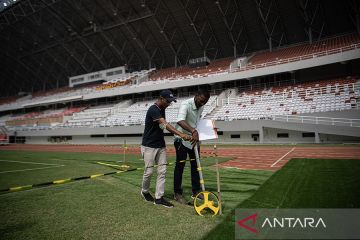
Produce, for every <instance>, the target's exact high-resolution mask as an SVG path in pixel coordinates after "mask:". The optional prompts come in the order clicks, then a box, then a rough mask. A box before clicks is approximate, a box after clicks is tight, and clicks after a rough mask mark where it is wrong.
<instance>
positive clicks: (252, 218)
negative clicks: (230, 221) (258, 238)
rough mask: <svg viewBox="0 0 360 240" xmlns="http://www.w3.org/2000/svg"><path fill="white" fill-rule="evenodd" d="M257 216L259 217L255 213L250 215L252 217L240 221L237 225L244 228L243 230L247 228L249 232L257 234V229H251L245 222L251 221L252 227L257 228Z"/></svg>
mask: <svg viewBox="0 0 360 240" xmlns="http://www.w3.org/2000/svg"><path fill="white" fill-rule="evenodd" d="M257 215H258V214H257V213H255V214H253V215H250V216H248V217H246V218H244V219H241V220H239V221H238V222H237V223H238V224H239V226H240V227H243V228H245V229H246V230H249V231H250V232H253V233H257V232H258V230H257V229H255V228H252V227H250V226H248V225H246V224H245V222H247V221H249V220H252V223H251V225H252V226H255V224H256V217H257Z"/></svg>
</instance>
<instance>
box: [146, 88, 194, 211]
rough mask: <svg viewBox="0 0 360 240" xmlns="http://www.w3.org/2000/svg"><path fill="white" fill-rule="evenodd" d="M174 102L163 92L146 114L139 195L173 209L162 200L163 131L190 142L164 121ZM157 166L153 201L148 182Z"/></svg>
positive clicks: (164, 150) (164, 159)
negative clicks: (166, 111) (142, 170)
mask: <svg viewBox="0 0 360 240" xmlns="http://www.w3.org/2000/svg"><path fill="white" fill-rule="evenodd" d="M172 102H176V98H174V96H173V94H172V93H171V91H169V90H163V91H161V93H160V98H159V99H158V100H157V101H156V103H155V104H153V105H152V106H151V107H150V108H149V109H148V111H147V113H146V118H145V129H144V135H143V139H142V144H141V145H142V149H143V157H144V162H145V168H144V169H145V170H144V175H143V181H142V189H141V195H142V196H143V198H144V199H145V200H146V201H151V202H154V204H157V205H162V206H164V207H173V206H174V205H173V204H171V203H170V202H168V201H167V200H165V199H164V197H163V196H164V192H165V173H166V165H167V161H166V145H165V139H164V130H165V129H166V130H168V131H169V132H171V133H173V134H176V135H178V136H180V137H181V138H182V139H184V140H185V141H189V140H191V136H189V135H186V134H184V133H182V132H179V131H177V130H176V129H175V128H174V127H173V126H171V125H170V124H169V123H168V122H166V120H165V109H166V108H167V107H169V106H170V105H171V103H172ZM155 164H157V165H158V167H157V173H158V176H157V180H156V191H155V200H154V198H153V197H152V196H151V194H150V193H149V188H150V180H151V176H152V174H153V171H154V165H155Z"/></svg>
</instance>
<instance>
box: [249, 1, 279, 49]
mask: <svg viewBox="0 0 360 240" xmlns="http://www.w3.org/2000/svg"><path fill="white" fill-rule="evenodd" d="M254 1H255V4H256V8H257V12H258V15H259V17H260V20H261V24H262V26H263V29H264V33H265V37H266V40H267V42H268V46H269V51H270V52H271V51H272V49H273V43H274V42H276V43H277V45H278V46H281V45H282V43H283V41H284V38H285V28H284V24H283V21H282V20H281V17H280V14H279V12H278V7H277V2H276V0H269V1H262V0H254ZM285 41H286V39H285Z"/></svg>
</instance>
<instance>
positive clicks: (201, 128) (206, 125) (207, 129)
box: [196, 119, 218, 141]
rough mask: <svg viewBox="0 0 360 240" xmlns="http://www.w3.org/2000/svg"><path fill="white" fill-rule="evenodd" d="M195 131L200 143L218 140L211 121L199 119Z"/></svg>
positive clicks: (213, 123)
mask: <svg viewBox="0 0 360 240" xmlns="http://www.w3.org/2000/svg"><path fill="white" fill-rule="evenodd" d="M196 129H197V131H198V133H199V140H200V141H204V140H210V139H217V138H218V135H217V132H216V128H215V122H214V121H213V120H210V119H200V121H199V123H198V125H197V127H196Z"/></svg>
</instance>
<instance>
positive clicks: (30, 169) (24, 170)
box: [0, 165, 65, 174]
mask: <svg viewBox="0 0 360 240" xmlns="http://www.w3.org/2000/svg"><path fill="white" fill-rule="evenodd" d="M64 166H65V165H57V166H50V167H42V168H27V169H21V170H12V171H4V172H0V174H2V173H14V172H26V171H33V170H39V169H46V168H56V167H64Z"/></svg>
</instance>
